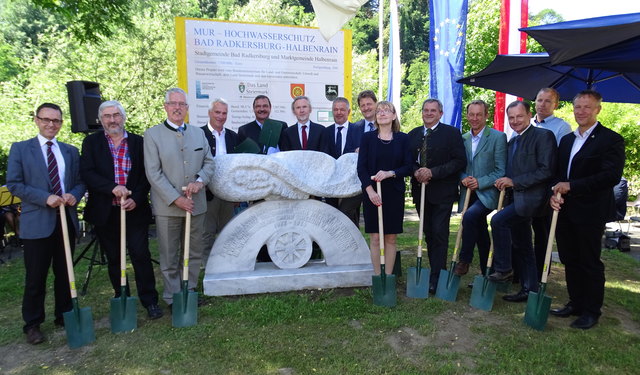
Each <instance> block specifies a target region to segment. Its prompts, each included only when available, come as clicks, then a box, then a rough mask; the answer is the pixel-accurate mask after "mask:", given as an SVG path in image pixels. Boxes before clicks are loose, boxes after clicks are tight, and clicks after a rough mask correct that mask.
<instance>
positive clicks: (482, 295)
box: [469, 190, 504, 311]
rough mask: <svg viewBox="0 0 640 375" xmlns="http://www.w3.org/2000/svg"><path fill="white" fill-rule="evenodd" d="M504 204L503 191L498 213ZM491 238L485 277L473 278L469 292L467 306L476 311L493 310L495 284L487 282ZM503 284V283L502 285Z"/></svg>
mask: <svg viewBox="0 0 640 375" xmlns="http://www.w3.org/2000/svg"><path fill="white" fill-rule="evenodd" d="M503 203H504V190H502V191H501V192H500V198H499V199H498V209H497V211H496V212H499V211H500V210H501V209H502V204H503ZM490 238H491V246H490V247H489V257H488V258H487V270H486V271H485V275H484V276H483V275H477V276H476V277H474V278H473V289H472V290H471V299H470V300H469V305H471V307H475V308H476V309H480V310H484V311H491V309H492V308H493V300H494V298H495V296H496V283H494V282H492V281H491V280H489V274H490V273H491V266H492V265H493V238H492V237H490ZM502 284H504V283H502Z"/></svg>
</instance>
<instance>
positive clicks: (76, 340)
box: [62, 301, 96, 349]
mask: <svg viewBox="0 0 640 375" xmlns="http://www.w3.org/2000/svg"><path fill="white" fill-rule="evenodd" d="M62 318H63V319H64V329H65V331H66V332H67V344H68V345H69V347H70V348H71V349H75V348H79V347H81V346H84V345H88V344H91V343H92V342H94V341H96V334H95V332H94V330H93V317H92V316H91V309H90V308H89V307H83V308H79V307H78V303H77V301H76V302H75V303H74V305H73V309H72V310H71V311H67V312H66V313H63V314H62Z"/></svg>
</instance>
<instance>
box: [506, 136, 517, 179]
mask: <svg viewBox="0 0 640 375" xmlns="http://www.w3.org/2000/svg"><path fill="white" fill-rule="evenodd" d="M519 140H520V135H519V134H516V135H515V136H514V137H513V138H512V142H511V146H510V147H509V158H508V159H507V171H506V172H507V173H506V174H507V177H509V178H511V177H513V170H512V169H513V157H514V156H515V155H516V150H517V149H518V141H519Z"/></svg>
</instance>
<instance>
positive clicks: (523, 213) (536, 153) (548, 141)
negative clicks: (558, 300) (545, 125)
mask: <svg viewBox="0 0 640 375" xmlns="http://www.w3.org/2000/svg"><path fill="white" fill-rule="evenodd" d="M507 117H508V119H509V126H511V129H513V131H514V135H513V136H512V137H511V140H509V143H508V149H507V155H508V156H507V168H506V176H505V177H501V178H499V179H497V180H496V182H495V186H496V188H498V189H499V190H505V189H508V190H507V199H508V201H510V202H511V203H510V204H508V205H506V206H505V207H504V208H503V209H502V211H500V212H498V213H496V214H495V215H494V216H493V217H492V218H491V229H492V235H493V247H494V251H495V253H494V255H495V258H494V263H493V265H494V267H493V268H494V270H495V272H494V273H492V274H491V275H489V279H490V280H492V281H495V282H505V281H508V280H510V279H511V278H512V277H513V268H514V267H515V268H516V269H517V270H518V274H519V275H520V285H521V288H520V291H519V292H517V293H515V294H509V295H505V296H503V297H502V298H503V299H504V300H505V301H510V302H524V301H526V300H527V298H528V295H529V291H534V292H536V291H538V280H537V274H538V272H537V268H536V260H535V255H534V252H533V242H532V237H531V218H532V217H533V216H539V215H540V214H541V213H542V212H544V209H545V208H546V202H547V200H548V199H549V193H550V189H549V187H550V183H551V178H552V177H553V173H554V171H555V167H556V140H555V137H554V136H553V133H552V132H551V131H549V130H546V129H542V128H537V127H535V126H531V106H530V105H529V103H527V102H522V101H514V102H512V103H511V104H509V105H508V106H507Z"/></svg>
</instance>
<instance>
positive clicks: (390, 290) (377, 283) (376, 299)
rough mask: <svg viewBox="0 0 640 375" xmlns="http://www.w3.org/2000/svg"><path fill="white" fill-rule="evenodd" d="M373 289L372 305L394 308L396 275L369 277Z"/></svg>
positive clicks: (396, 297)
mask: <svg viewBox="0 0 640 375" xmlns="http://www.w3.org/2000/svg"><path fill="white" fill-rule="evenodd" d="M371 284H372V288H373V304H374V305H376V306H385V307H394V306H395V305H396V302H397V299H398V296H397V295H396V275H394V274H391V275H386V274H384V273H382V274H380V275H378V276H371Z"/></svg>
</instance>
